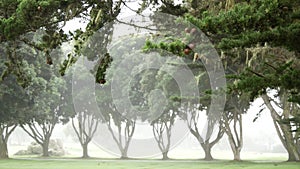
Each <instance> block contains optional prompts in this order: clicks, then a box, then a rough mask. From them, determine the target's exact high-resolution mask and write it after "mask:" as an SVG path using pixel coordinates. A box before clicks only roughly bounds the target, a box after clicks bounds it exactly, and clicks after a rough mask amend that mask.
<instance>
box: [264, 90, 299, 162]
mask: <svg viewBox="0 0 300 169" xmlns="http://www.w3.org/2000/svg"><path fill="white" fill-rule="evenodd" d="M261 97H262V99H263V100H264V103H265V104H266V106H267V108H268V109H269V110H270V113H271V117H272V119H273V123H274V126H275V129H276V132H277V135H278V136H279V139H280V141H281V142H282V144H283V146H284V147H285V149H286V150H287V152H288V161H300V152H299V151H298V147H297V143H296V142H297V141H295V140H297V139H298V138H294V137H293V135H292V133H291V125H290V124H285V123H281V121H282V120H283V119H288V118H289V115H290V114H289V111H290V106H289V105H288V103H287V102H288V101H287V100H286V99H285V98H283V99H282V100H283V101H281V102H282V104H283V107H282V109H283V113H282V115H280V114H279V113H278V112H277V111H276V109H275V108H274V107H273V106H272V104H271V101H270V98H269V96H268V95H266V94H264V95H262V96H261ZM283 97H285V96H284V95H283Z"/></svg>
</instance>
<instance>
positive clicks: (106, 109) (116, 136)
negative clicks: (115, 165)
mask: <svg viewBox="0 0 300 169" xmlns="http://www.w3.org/2000/svg"><path fill="white" fill-rule="evenodd" d="M109 88H110V86H105V88H104V89H101V90H100V91H99V92H98V93H97V96H98V97H97V100H98V104H99V106H100V107H101V109H102V111H101V116H102V118H103V119H102V122H104V123H106V125H107V128H108V130H109V132H110V133H111V136H112V138H113V140H114V141H115V143H116V144H117V146H118V148H119V150H120V153H121V157H120V158H121V159H127V158H128V155H127V151H128V148H129V144H130V141H131V139H132V136H133V133H134V130H135V122H136V121H135V120H136V119H135V118H132V119H131V118H128V116H126V114H125V113H130V111H129V112H123V111H122V112H120V111H119V110H118V109H117V108H116V106H115V105H114V103H113V101H112V100H111V93H110V90H109ZM124 114H125V115H124ZM127 115H128V114H127ZM115 129H116V131H117V132H115Z"/></svg>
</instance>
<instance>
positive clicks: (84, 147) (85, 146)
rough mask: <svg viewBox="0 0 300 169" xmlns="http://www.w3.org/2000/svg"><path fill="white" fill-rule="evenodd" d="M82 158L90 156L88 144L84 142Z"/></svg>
mask: <svg viewBox="0 0 300 169" xmlns="http://www.w3.org/2000/svg"><path fill="white" fill-rule="evenodd" d="M81 146H82V158H89V154H88V144H82V145H81Z"/></svg>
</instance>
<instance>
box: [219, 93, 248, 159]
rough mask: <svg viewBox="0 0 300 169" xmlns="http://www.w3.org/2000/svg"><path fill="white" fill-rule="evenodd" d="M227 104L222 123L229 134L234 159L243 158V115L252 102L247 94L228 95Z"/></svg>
mask: <svg viewBox="0 0 300 169" xmlns="http://www.w3.org/2000/svg"><path fill="white" fill-rule="evenodd" d="M226 103H227V105H226V107H225V110H224V112H223V113H222V124H223V127H224V130H225V132H226V134H227V136H228V141H229V144H230V147H231V150H232V152H233V156H234V158H233V159H234V160H236V161H240V160H241V156H240V153H241V150H242V148H243V140H244V139H243V120H242V116H243V114H244V113H246V112H247V110H248V108H249V106H250V104H249V99H248V97H247V95H246V94H242V95H238V94H229V95H227V102H226Z"/></svg>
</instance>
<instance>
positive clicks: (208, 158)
mask: <svg viewBox="0 0 300 169" xmlns="http://www.w3.org/2000/svg"><path fill="white" fill-rule="evenodd" d="M201 146H202V148H203V150H204V153H205V157H204V160H206V161H211V160H213V159H214V158H213V157H212V155H211V147H212V146H211V145H210V144H209V143H208V144H207V143H202V144H201Z"/></svg>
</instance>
